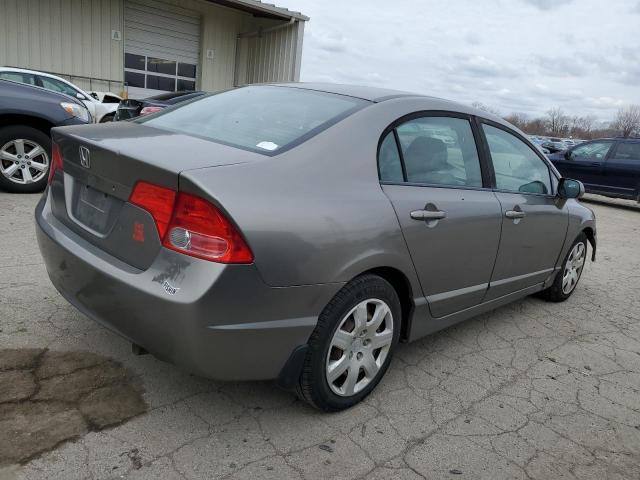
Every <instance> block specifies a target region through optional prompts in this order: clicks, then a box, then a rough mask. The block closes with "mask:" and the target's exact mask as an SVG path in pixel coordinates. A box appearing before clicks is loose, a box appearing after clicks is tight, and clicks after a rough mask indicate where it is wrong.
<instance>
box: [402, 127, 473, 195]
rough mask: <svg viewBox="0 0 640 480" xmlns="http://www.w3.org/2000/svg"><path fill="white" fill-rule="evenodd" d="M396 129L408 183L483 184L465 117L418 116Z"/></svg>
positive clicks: (468, 185) (467, 185)
mask: <svg viewBox="0 0 640 480" xmlns="http://www.w3.org/2000/svg"><path fill="white" fill-rule="evenodd" d="M396 131H397V133H398V139H399V141H400V149H401V152H402V157H401V158H402V161H403V162H404V168H405V172H406V180H407V182H409V183H421V184H427V185H447V186H454V187H455V186H462V187H482V174H481V171H480V159H479V158H478V150H477V148H476V143H475V140H474V138H473V133H472V130H471V124H470V123H469V121H468V120H465V119H461V118H453V117H420V118H416V119H414V120H409V121H408V122H405V123H403V124H401V125H399V126H398V127H397V128H396Z"/></svg>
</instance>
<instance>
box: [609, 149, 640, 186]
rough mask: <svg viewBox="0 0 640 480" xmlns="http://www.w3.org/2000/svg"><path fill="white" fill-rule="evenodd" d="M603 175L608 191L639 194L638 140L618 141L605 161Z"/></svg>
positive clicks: (639, 159) (639, 156)
mask: <svg viewBox="0 0 640 480" xmlns="http://www.w3.org/2000/svg"><path fill="white" fill-rule="evenodd" d="M604 177H605V182H604V183H606V185H607V188H608V189H609V192H610V193H613V194H616V195H622V196H625V197H629V198H638V197H639V196H640V140H636V139H633V140H623V141H619V142H618V144H617V145H616V147H615V149H614V150H613V152H612V154H611V155H610V156H609V158H608V159H607V161H606V163H605V170H604Z"/></svg>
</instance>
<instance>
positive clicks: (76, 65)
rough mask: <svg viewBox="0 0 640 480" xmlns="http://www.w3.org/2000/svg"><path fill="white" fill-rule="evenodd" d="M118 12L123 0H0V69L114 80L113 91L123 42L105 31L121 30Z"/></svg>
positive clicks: (81, 83)
mask: <svg viewBox="0 0 640 480" xmlns="http://www.w3.org/2000/svg"><path fill="white" fill-rule="evenodd" d="M122 8H123V0H0V65H4V66H15V67H22V68H33V69H36V70H44V71H48V72H53V73H65V74H68V75H81V76H86V77H93V78H103V79H107V80H114V81H115V83H114V84H113V85H112V86H111V89H112V90H113V91H115V92H117V91H118V90H119V89H120V88H121V87H122V84H121V83H119V82H121V81H122V76H123V64H122V62H123V55H122V45H123V44H122V42H121V41H120V42H118V41H114V40H111V30H119V31H122V30H123V26H122ZM72 81H74V83H77V84H78V85H79V86H80V87H84V88H89V85H88V82H84V81H81V80H80V79H72ZM107 86H108V84H101V83H100V82H98V83H95V84H93V85H92V87H93V88H94V89H95V90H99V89H103V88H105V87H107Z"/></svg>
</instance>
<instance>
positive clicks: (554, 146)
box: [542, 138, 567, 153]
mask: <svg viewBox="0 0 640 480" xmlns="http://www.w3.org/2000/svg"><path fill="white" fill-rule="evenodd" d="M542 147H543V148H546V149H547V150H549V152H550V153H556V152H564V151H565V150H566V149H567V144H566V143H565V142H564V141H563V140H562V139H561V138H551V139H549V140H547V141H546V142H543V143H542Z"/></svg>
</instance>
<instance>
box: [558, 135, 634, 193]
mask: <svg viewBox="0 0 640 480" xmlns="http://www.w3.org/2000/svg"><path fill="white" fill-rule="evenodd" d="M550 159H551V161H552V162H553V164H554V165H555V166H556V168H557V169H558V170H559V171H560V173H562V174H563V175H567V176H571V177H572V178H575V179H578V180H580V181H581V182H582V183H584V186H585V189H586V191H587V192H590V193H597V194H600V195H606V196H608V197H617V198H626V199H633V200H638V201H639V202H640V138H603V139H599V140H592V141H590V142H584V143H580V144H578V145H577V146H575V147H573V148H570V149H569V150H567V151H566V152H560V153H556V154H555V155H552V156H551V157H550Z"/></svg>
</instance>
